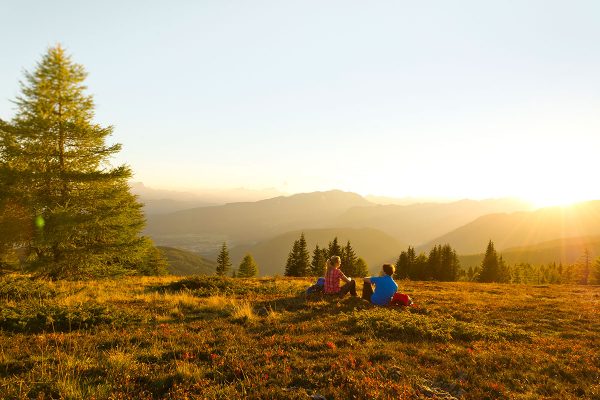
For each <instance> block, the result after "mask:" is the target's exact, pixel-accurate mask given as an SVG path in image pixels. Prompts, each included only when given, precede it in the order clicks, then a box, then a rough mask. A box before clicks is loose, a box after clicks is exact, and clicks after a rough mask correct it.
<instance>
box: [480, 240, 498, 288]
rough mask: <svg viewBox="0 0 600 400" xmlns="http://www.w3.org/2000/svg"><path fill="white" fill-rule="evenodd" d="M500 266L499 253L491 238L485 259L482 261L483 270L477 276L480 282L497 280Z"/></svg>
mask: <svg viewBox="0 0 600 400" xmlns="http://www.w3.org/2000/svg"><path fill="white" fill-rule="evenodd" d="M499 270H500V266H499V260H498V254H497V253H496V250H495V249H494V242H492V241H491V240H490V241H489V243H488V245H487V249H486V251H485V255H484V256H483V261H482V262H481V271H480V272H479V276H478V278H477V281H478V282H497V281H498V278H499V275H500V272H499Z"/></svg>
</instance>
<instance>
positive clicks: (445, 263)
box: [437, 244, 461, 282]
mask: <svg viewBox="0 0 600 400" xmlns="http://www.w3.org/2000/svg"><path fill="white" fill-rule="evenodd" d="M440 252H441V269H440V271H439V272H438V277H437V279H439V280H440V281H446V282H454V281H456V280H458V276H459V274H460V271H461V268H460V261H459V260H458V255H457V254H456V250H454V249H453V248H452V247H451V246H450V245H449V244H445V245H444V246H442V247H441V249H440Z"/></svg>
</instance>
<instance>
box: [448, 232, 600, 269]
mask: <svg viewBox="0 0 600 400" xmlns="http://www.w3.org/2000/svg"><path fill="white" fill-rule="evenodd" d="M586 249H587V250H588V251H589V254H590V256H591V258H592V260H593V259H595V258H596V257H598V256H600V236H592V237H578V238H564V239H557V240H551V241H547V242H542V243H538V244H535V245H532V246H523V247H513V248H508V249H506V250H502V251H500V254H502V258H503V259H504V260H505V261H506V262H507V263H508V264H509V265H512V264H519V263H529V264H532V265H541V264H550V263H553V262H555V263H557V264H558V263H563V264H574V263H577V262H580V261H581V260H582V256H583V254H584V252H585V250H586ZM459 259H460V263H461V266H462V267H463V268H469V267H471V266H472V267H475V266H478V265H480V264H481V261H482V260H483V253H481V254H471V255H463V256H459Z"/></svg>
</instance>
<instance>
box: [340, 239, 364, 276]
mask: <svg viewBox="0 0 600 400" xmlns="http://www.w3.org/2000/svg"><path fill="white" fill-rule="evenodd" d="M340 258H341V261H342V265H341V266H340V269H341V270H342V272H343V273H344V275H346V276H353V277H358V276H359V275H358V274H357V272H358V271H357V268H356V262H357V261H358V257H357V256H356V253H355V252H354V249H353V248H352V245H351V244H350V241H349V240H348V242H347V243H346V245H345V246H344V247H343V248H342V253H341V254H340ZM363 276H364V275H363Z"/></svg>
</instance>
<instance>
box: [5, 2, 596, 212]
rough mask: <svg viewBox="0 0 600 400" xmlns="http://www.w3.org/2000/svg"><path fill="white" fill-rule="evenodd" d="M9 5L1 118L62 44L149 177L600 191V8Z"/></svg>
mask: <svg viewBox="0 0 600 400" xmlns="http://www.w3.org/2000/svg"><path fill="white" fill-rule="evenodd" d="M0 8H1V13H0V15H1V17H0V19H1V23H0V37H2V54H1V56H0V78H1V79H0V118H2V119H5V120H9V119H10V118H12V116H13V115H14V113H15V109H14V104H12V103H11V100H12V99H14V98H15V97H16V96H17V95H18V94H19V80H21V79H23V71H24V70H28V71H31V70H33V69H34V68H35V65H36V62H38V61H39V60H40V59H41V56H42V55H43V54H44V53H45V52H46V50H47V49H48V47H50V46H53V45H55V44H57V43H60V44H61V45H62V46H63V47H65V48H66V49H67V51H68V53H69V54H71V55H72V58H73V60H74V61H75V62H77V63H80V64H83V65H84V66H85V68H86V70H87V71H88V73H89V77H88V79H87V85H88V88H89V93H91V94H93V96H94V99H95V103H96V121H97V122H98V123H100V124H102V125H113V126H114V128H115V130H114V133H113V135H112V137H111V138H110V139H109V141H110V142H111V143H112V142H118V143H121V144H122V145H123V150H122V151H121V153H120V154H119V155H118V156H116V157H115V159H114V160H113V163H114V164H115V165H117V164H123V163H125V164H128V165H130V166H131V168H132V169H133V171H134V173H135V177H134V180H136V181H141V182H144V184H145V185H147V186H150V187H155V188H164V189H177V190H190V189H205V188H234V187H245V188H248V189H262V188H274V189H277V190H280V191H282V192H285V193H296V192H309V191H316V190H329V189H341V190H347V191H353V192H357V193H360V194H363V195H366V194H374V195H382V196H393V197H405V196H411V197H440V198H474V199H481V198H490V197H521V198H525V199H528V200H531V201H533V202H535V203H537V204H539V205H549V204H554V203H555V204H558V203H565V202H571V201H580V200H587V199H600V185H598V184H597V177H596V172H597V171H598V166H597V164H598V153H599V149H600V73H599V71H600V2H598V1H579V0H570V1H552V0H539V1H533V0H520V1H510V0H506V1H480V0H474V1H451V2H450V1H445V0H443V1H433V0H429V1H418V2H415V1H373V2H365V1H352V0H344V1H326V0H320V1H311V0H305V1H304V0H303V1H281V0H279V1H252V2H248V1H226V0H219V1H170V2H166V1H102V2H98V1H95V2H92V1H60V0H58V1H52V2H48V1H41V0H39V1H27V0H22V1H16V0H13V1H7V0H0Z"/></svg>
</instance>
